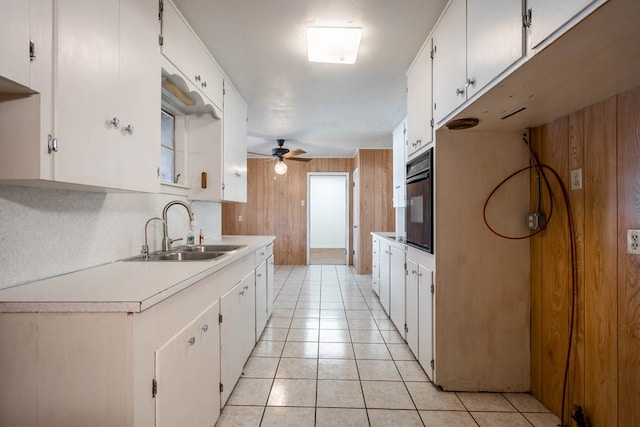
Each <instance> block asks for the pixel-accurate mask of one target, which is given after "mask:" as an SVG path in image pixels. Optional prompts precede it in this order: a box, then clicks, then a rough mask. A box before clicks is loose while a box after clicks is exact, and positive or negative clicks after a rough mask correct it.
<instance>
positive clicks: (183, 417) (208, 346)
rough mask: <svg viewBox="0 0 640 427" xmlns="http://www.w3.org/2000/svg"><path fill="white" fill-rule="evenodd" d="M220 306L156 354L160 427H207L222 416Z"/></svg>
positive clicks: (212, 306) (157, 402) (157, 417)
mask: <svg viewBox="0 0 640 427" xmlns="http://www.w3.org/2000/svg"><path fill="white" fill-rule="evenodd" d="M219 308H220V306H219V303H218V301H216V302H215V303H214V304H212V305H211V306H209V307H208V308H207V309H206V310H205V311H204V312H203V313H201V314H200V315H199V316H198V317H196V318H195V319H194V320H193V321H192V322H190V323H189V324H188V325H186V326H185V327H184V328H183V329H182V330H181V331H180V332H178V333H177V334H176V335H175V336H173V337H172V338H171V339H170V340H169V341H167V343H166V344H164V345H163V346H162V347H161V348H160V349H158V350H157V351H156V367H155V370H156V381H157V382H158V394H157V396H156V398H155V404H156V426H157V427H172V426H178V425H179V426H191V427H199V426H201V427H205V426H212V425H214V424H215V422H216V420H217V419H218V416H219V415H220V405H219V400H218V393H219V386H218V384H219V382H220V371H219V367H220V353H219V347H220V331H219V329H218V314H219Z"/></svg>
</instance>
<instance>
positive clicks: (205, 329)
mask: <svg viewBox="0 0 640 427" xmlns="http://www.w3.org/2000/svg"><path fill="white" fill-rule="evenodd" d="M200 329H202V332H207V331H208V330H209V325H208V324H206V323H205V324H204V325H202V328H200Z"/></svg>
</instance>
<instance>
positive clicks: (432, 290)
mask: <svg viewBox="0 0 640 427" xmlns="http://www.w3.org/2000/svg"><path fill="white" fill-rule="evenodd" d="M435 292H436V287H435V285H431V293H432V294H433V293H435Z"/></svg>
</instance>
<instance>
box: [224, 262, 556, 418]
mask: <svg viewBox="0 0 640 427" xmlns="http://www.w3.org/2000/svg"><path fill="white" fill-rule="evenodd" d="M274 294H275V296H276V297H275V303H274V310H273V315H272V317H271V319H270V321H269V323H268V324H267V328H266V329H265V331H264V333H263V335H262V337H261V339H260V341H259V342H258V343H257V344H256V347H255V349H254V351H253V353H252V355H251V357H250V358H249V360H248V361H247V364H246V365H245V368H244V374H243V376H242V378H240V380H239V382H238V384H237V385H236V387H235V389H234V391H233V393H232V394H231V396H230V397H229V400H228V402H227V404H226V406H225V408H224V410H223V411H222V415H221V417H220V419H219V420H218V423H217V424H216V426H217V427H228V426H279V427H283V426H296V427H303V426H380V427H382V426H385V427H388V426H403V427H408V426H463V427H464V426H478V425H479V426H491V427H499V426H509V427H515V426H539V427H546V426H549V427H552V426H556V425H558V424H559V420H558V418H557V417H555V415H553V414H551V413H550V412H549V411H548V410H547V408H545V407H544V406H543V405H542V404H541V403H539V402H538V401H537V400H536V399H535V398H533V397H532V396H531V395H529V394H526V393H467V392H465V393H453V392H441V391H439V390H438V389H437V388H436V387H434V386H433V384H432V383H431V382H430V381H429V378H428V377H427V375H426V374H425V373H424V371H423V370H422V368H421V367H420V365H419V364H418V362H417V361H416V360H415V358H414V357H413V354H412V353H411V351H410V350H409V348H408V346H407V345H406V344H405V343H404V342H403V340H402V338H401V337H400V335H399V334H398V333H397V331H396V330H395V328H394V326H393V325H392V323H391V321H390V320H389V318H388V317H387V315H386V314H385V313H384V311H383V310H382V307H381V305H380V303H379V301H378V298H377V296H376V295H375V294H374V293H373V291H372V289H371V277H370V276H367V275H365V276H362V275H357V274H355V270H354V269H353V267H350V266H336V265H323V266H320V265H313V266H277V267H276V271H275V289H274Z"/></svg>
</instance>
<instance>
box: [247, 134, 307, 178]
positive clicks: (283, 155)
mask: <svg viewBox="0 0 640 427" xmlns="http://www.w3.org/2000/svg"><path fill="white" fill-rule="evenodd" d="M276 142H277V143H278V146H277V147H275V148H273V149H271V156H272V157H275V158H277V159H278V163H276V166H275V168H274V169H275V171H276V173H277V174H279V175H283V174H284V173H286V172H287V165H286V164H285V163H284V159H287V160H294V161H296V162H310V161H311V160H312V159H303V158H301V157H297V156H301V155H303V154H306V151H304V150H301V149H299V148H298V149H295V150H293V151H290V150H289V149H288V148H285V147H284V143H285V140H284V139H277V140H276ZM249 154H254V155H256V156H264V157H269V155H268V154H261V153H253V152H251V151H249Z"/></svg>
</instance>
